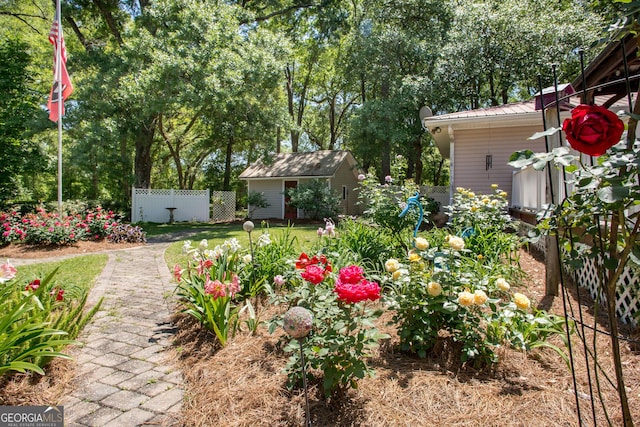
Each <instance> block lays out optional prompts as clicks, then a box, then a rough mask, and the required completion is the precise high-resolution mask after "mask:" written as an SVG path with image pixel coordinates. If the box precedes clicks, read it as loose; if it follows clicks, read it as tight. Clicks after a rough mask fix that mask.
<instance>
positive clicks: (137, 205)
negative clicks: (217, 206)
mask: <svg viewBox="0 0 640 427" xmlns="http://www.w3.org/2000/svg"><path fill="white" fill-rule="evenodd" d="M131 199H132V202H131V222H134V223H136V222H159V223H161V222H170V221H171V220H172V219H173V220H174V221H176V222H179V221H191V222H208V221H209V190H174V189H163V188H161V189H156V188H133V189H132V194H131Z"/></svg>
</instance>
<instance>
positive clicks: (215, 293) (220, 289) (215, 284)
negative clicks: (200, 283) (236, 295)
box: [204, 276, 227, 299]
mask: <svg viewBox="0 0 640 427" xmlns="http://www.w3.org/2000/svg"><path fill="white" fill-rule="evenodd" d="M204 292H205V293H206V294H209V295H211V296H212V297H213V299H218V298H221V297H225V296H227V286H226V285H225V284H224V283H222V282H221V281H220V280H214V281H211V279H210V278H209V276H207V281H206V282H205V284H204Z"/></svg>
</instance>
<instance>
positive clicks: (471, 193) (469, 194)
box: [467, 191, 476, 197]
mask: <svg viewBox="0 0 640 427" xmlns="http://www.w3.org/2000/svg"><path fill="white" fill-rule="evenodd" d="M467 196H469V197H476V193H474V192H473V191H469V193H467Z"/></svg>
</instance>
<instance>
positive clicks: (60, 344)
mask: <svg viewBox="0 0 640 427" xmlns="http://www.w3.org/2000/svg"><path fill="white" fill-rule="evenodd" d="M9 267H10V266H9V265H8V264H4V265H2V266H0V268H3V269H4V271H7V270H10V268H9ZM56 271H57V269H56V270H54V271H53V272H51V273H50V274H49V275H48V276H47V277H46V278H45V279H44V280H42V281H41V280H39V279H35V280H33V281H31V282H30V283H29V284H27V285H26V287H24V285H20V284H19V283H17V282H16V281H15V280H13V277H10V279H9V280H6V282H7V283H5V284H4V285H3V288H2V290H1V291H0V313H2V314H1V315H0V375H1V374H5V373H7V372H10V371H17V372H26V371H33V372H37V373H39V374H41V375H44V374H45V372H44V370H43V367H44V366H45V365H46V364H47V363H48V362H49V361H50V360H51V359H52V358H54V357H61V358H69V356H67V355H66V354H64V353H62V352H60V350H61V349H62V348H64V347H65V346H67V345H71V344H78V343H77V342H76V341H74V339H75V338H76V337H77V336H78V334H79V332H80V331H81V330H82V328H83V327H84V325H85V324H86V323H87V322H88V321H89V320H90V319H91V318H92V317H93V315H94V314H95V313H96V312H97V310H99V309H100V306H101V304H102V299H101V300H100V301H99V302H98V304H96V305H95V306H94V307H92V309H91V310H89V311H87V312H85V310H84V307H85V303H86V300H87V296H88V290H87V289H80V288H77V289H71V287H67V288H66V289H62V288H60V287H59V286H58V285H55V284H54V283H53V281H52V278H53V277H54V275H55V274H56ZM65 291H67V292H66V293H65Z"/></svg>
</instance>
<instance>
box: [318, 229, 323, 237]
mask: <svg viewBox="0 0 640 427" xmlns="http://www.w3.org/2000/svg"><path fill="white" fill-rule="evenodd" d="M317 233H318V237H322V235H323V234H324V228H322V227H318V231H317Z"/></svg>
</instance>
